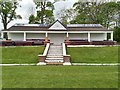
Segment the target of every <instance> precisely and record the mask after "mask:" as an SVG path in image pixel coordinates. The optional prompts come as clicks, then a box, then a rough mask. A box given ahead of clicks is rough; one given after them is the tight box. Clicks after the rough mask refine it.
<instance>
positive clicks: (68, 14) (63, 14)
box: [57, 8, 75, 24]
mask: <svg viewBox="0 0 120 90" xmlns="http://www.w3.org/2000/svg"><path fill="white" fill-rule="evenodd" d="M57 16H58V18H59V20H60V21H61V22H62V23H64V24H68V23H70V21H71V20H72V19H73V18H74V16H75V11H74V10H73V9H72V8H71V9H65V8H64V9H62V10H60V12H58V13H57Z"/></svg>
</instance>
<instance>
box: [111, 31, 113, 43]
mask: <svg viewBox="0 0 120 90" xmlns="http://www.w3.org/2000/svg"><path fill="white" fill-rule="evenodd" d="M111 40H112V41H113V32H111Z"/></svg>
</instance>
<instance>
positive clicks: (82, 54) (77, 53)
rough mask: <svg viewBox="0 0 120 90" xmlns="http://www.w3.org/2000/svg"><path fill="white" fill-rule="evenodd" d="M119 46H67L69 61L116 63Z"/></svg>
mask: <svg viewBox="0 0 120 90" xmlns="http://www.w3.org/2000/svg"><path fill="white" fill-rule="evenodd" d="M118 48H120V47H73V48H67V53H68V54H70V55H71V62H77V63H78V62H79V63H117V62H118Z"/></svg>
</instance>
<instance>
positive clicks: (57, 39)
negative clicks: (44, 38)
mask: <svg viewBox="0 0 120 90" xmlns="http://www.w3.org/2000/svg"><path fill="white" fill-rule="evenodd" d="M65 37H66V35H65V34H64V33H53V34H51V33H50V34H48V38H49V39H50V42H51V43H54V44H61V43H63V42H64V40H65Z"/></svg>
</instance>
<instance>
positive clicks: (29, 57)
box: [2, 46, 44, 63]
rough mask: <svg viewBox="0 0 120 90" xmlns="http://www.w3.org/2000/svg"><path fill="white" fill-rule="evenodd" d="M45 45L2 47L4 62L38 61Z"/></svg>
mask: <svg viewBox="0 0 120 90" xmlns="http://www.w3.org/2000/svg"><path fill="white" fill-rule="evenodd" d="M43 50H44V46H38V47H7V48H6V47H2V63H37V62H38V54H42V53H43Z"/></svg>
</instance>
